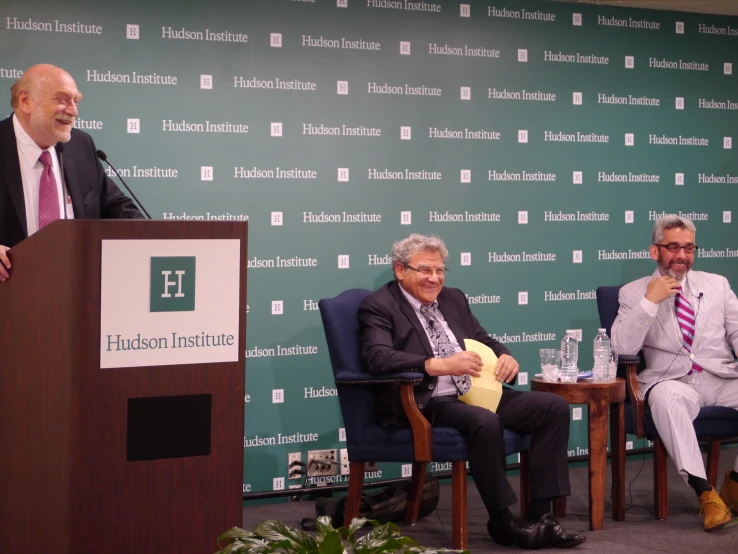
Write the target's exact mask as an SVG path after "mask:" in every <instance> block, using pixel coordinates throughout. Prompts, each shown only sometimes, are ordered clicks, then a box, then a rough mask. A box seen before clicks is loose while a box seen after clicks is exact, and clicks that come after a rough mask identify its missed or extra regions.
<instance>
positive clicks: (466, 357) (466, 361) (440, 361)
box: [425, 351, 482, 377]
mask: <svg viewBox="0 0 738 554" xmlns="http://www.w3.org/2000/svg"><path fill="white" fill-rule="evenodd" d="M481 368H482V358H481V357H480V356H479V354H477V353H476V352H467V351H462V352H456V353H455V354H451V355H450V356H449V357H448V358H429V359H427V360H426V361H425V370H426V371H427V372H428V375H430V376H432V377H438V376H439V375H471V376H472V377H479V376H480V375H481V373H479V370H480V369H481Z"/></svg>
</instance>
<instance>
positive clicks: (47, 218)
mask: <svg viewBox="0 0 738 554" xmlns="http://www.w3.org/2000/svg"><path fill="white" fill-rule="evenodd" d="M38 159H39V161H40V162H41V163H42V164H43V165H44V171H43V173H41V184H40V186H39V189H38V228H39V230H41V229H43V228H44V227H45V226H46V225H48V224H49V223H51V222H52V221H56V220H57V219H59V189H58V188H57V186H56V178H55V177H54V167H53V165H52V163H51V154H49V152H48V151H46V150H44V151H43V152H41V156H39V158H38Z"/></svg>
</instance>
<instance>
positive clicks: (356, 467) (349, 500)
mask: <svg viewBox="0 0 738 554" xmlns="http://www.w3.org/2000/svg"><path fill="white" fill-rule="evenodd" d="M363 488H364V462H349V488H348V496H347V497H346V511H345V512H344V513H343V524H344V525H345V526H346V527H348V526H349V525H350V524H351V522H352V521H353V520H354V519H355V518H357V517H359V506H360V505H361V491H362V489H363Z"/></svg>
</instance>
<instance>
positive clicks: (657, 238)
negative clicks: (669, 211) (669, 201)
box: [652, 215, 697, 244]
mask: <svg viewBox="0 0 738 554" xmlns="http://www.w3.org/2000/svg"><path fill="white" fill-rule="evenodd" d="M669 229H686V230H687V231H691V232H692V233H694V234H695V235H696V234H697V229H696V228H695V226H694V223H692V220H691V219H687V218H686V217H682V216H679V215H665V216H664V217H660V218H659V219H657V220H656V223H654V226H653V242H652V244H661V241H663V240H664V231H668V230H669Z"/></svg>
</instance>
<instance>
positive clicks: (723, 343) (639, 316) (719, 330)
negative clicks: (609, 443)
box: [611, 271, 738, 394]
mask: <svg viewBox="0 0 738 554" xmlns="http://www.w3.org/2000/svg"><path fill="white" fill-rule="evenodd" d="M658 276H659V275H658V272H655V273H654V274H653V275H651V276H650V277H643V278H642V279H638V280H637V281H633V282H631V283H628V284H627V285H625V286H623V288H621V289H620V295H619V302H620V310H619V311H618V317H617V318H616V319H615V323H613V326H612V333H611V335H612V346H613V348H614V349H615V351H616V352H617V353H618V354H627V355H634V354H638V352H639V351H640V350H641V349H643V353H644V355H645V358H646V369H645V370H644V371H642V372H641V373H640V374H639V375H638V382H639V383H640V385H641V392H642V393H643V394H645V393H646V392H647V391H648V389H649V388H651V387H652V386H653V385H655V384H656V383H657V382H660V381H666V380H667V379H679V378H680V377H683V376H684V375H686V374H687V373H689V370H690V369H691V367H692V363H691V362H692V360H691V359H690V356H689V354H688V353H687V351H686V350H685V349H684V348H683V345H684V339H683V338H682V332H681V330H680V329H679V325H678V323H677V319H676V311H675V308H674V297H671V298H667V299H666V300H664V301H663V302H661V303H660V304H659V305H658V312H657V314H656V316H655V317H651V316H650V315H648V313H647V312H646V311H645V310H644V309H643V308H642V307H641V305H640V302H641V299H642V298H643V296H644V295H645V294H646V288H647V287H648V283H649V282H650V281H651V280H652V279H653V278H654V277H658ZM687 282H688V284H689V290H690V293H691V295H692V297H691V298H689V301H690V303H691V304H692V309H693V310H694V311H695V314H696V320H695V334H694V341H693V344H692V354H693V355H694V361H695V362H696V363H697V364H698V365H700V366H701V367H702V368H703V369H704V370H705V371H709V372H710V373H713V374H715V375H718V376H720V377H723V378H726V379H736V378H738V368H737V364H736V361H735V359H734V356H733V352H731V350H730V347H731V346H733V348H735V347H737V346H738V299H736V296H735V293H734V292H733V291H732V290H731V288H730V284H729V283H728V280H727V279H726V278H725V277H722V276H720V275H716V274H714V273H705V272H703V271H690V272H689V273H688V274H687ZM700 293H701V294H702V297H701V298H700ZM677 353H678V354H677Z"/></svg>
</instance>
